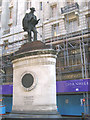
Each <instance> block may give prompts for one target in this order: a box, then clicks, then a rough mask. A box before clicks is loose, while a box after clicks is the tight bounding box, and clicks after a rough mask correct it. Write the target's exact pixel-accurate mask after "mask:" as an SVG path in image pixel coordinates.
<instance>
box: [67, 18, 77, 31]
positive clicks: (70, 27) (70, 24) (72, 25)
mask: <svg viewBox="0 0 90 120" xmlns="http://www.w3.org/2000/svg"><path fill="white" fill-rule="evenodd" d="M77 28H78V20H77V19H72V20H70V21H67V22H66V30H67V32H75V31H76V30H77Z"/></svg>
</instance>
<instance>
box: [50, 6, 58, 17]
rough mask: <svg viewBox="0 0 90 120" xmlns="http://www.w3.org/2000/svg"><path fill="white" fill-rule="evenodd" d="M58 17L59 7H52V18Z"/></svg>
mask: <svg viewBox="0 0 90 120" xmlns="http://www.w3.org/2000/svg"><path fill="white" fill-rule="evenodd" d="M56 16H57V5H56V4H55V5H53V6H51V17H56Z"/></svg>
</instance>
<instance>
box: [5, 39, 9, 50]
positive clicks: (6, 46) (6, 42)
mask: <svg viewBox="0 0 90 120" xmlns="http://www.w3.org/2000/svg"><path fill="white" fill-rule="evenodd" d="M4 49H5V50H7V49H8V40H5V41H4Z"/></svg>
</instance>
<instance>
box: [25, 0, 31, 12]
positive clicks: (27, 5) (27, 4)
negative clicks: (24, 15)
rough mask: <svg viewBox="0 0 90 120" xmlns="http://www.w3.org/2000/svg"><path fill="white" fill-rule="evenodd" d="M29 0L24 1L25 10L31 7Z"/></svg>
mask: <svg viewBox="0 0 90 120" xmlns="http://www.w3.org/2000/svg"><path fill="white" fill-rule="evenodd" d="M31 4H32V3H31V0H27V1H26V10H28V9H30V8H31Z"/></svg>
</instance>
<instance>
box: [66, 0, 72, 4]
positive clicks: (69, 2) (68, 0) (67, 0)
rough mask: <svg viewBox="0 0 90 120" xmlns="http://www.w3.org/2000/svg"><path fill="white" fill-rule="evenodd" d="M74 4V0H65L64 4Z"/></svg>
mask: <svg viewBox="0 0 90 120" xmlns="http://www.w3.org/2000/svg"><path fill="white" fill-rule="evenodd" d="M72 3H74V0H66V4H72Z"/></svg>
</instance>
